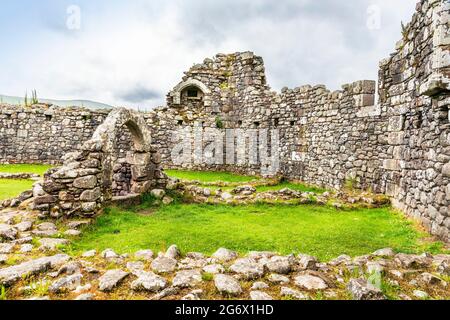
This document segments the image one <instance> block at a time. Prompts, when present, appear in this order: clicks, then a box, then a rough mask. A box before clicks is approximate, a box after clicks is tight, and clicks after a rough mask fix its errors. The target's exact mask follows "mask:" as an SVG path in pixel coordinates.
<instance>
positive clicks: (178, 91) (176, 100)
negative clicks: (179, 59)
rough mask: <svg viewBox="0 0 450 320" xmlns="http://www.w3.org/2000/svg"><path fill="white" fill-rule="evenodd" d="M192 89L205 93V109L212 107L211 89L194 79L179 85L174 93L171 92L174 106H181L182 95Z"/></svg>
mask: <svg viewBox="0 0 450 320" xmlns="http://www.w3.org/2000/svg"><path fill="white" fill-rule="evenodd" d="M190 87H194V88H197V89H199V90H200V91H201V92H202V93H203V95H204V97H203V102H204V104H205V107H210V106H211V104H212V97H211V90H209V88H208V87H207V86H206V85H205V84H204V83H203V82H201V81H199V80H197V79H192V78H189V79H188V80H186V81H183V82H181V83H179V84H178V85H177V86H176V87H175V88H174V89H173V90H172V92H170V96H171V97H172V99H173V100H172V102H173V104H174V105H180V104H181V93H182V92H183V91H184V90H186V89H188V88H190Z"/></svg>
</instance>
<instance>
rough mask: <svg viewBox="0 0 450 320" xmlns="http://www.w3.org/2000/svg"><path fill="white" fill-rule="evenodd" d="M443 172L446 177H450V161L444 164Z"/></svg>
mask: <svg viewBox="0 0 450 320" xmlns="http://www.w3.org/2000/svg"><path fill="white" fill-rule="evenodd" d="M442 174H443V175H444V176H445V177H450V163H447V164H446V165H444V167H443V168H442Z"/></svg>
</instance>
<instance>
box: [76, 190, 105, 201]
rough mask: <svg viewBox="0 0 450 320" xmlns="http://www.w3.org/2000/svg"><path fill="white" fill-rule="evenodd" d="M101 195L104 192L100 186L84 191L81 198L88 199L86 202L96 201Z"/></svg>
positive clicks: (82, 199)
mask: <svg viewBox="0 0 450 320" xmlns="http://www.w3.org/2000/svg"><path fill="white" fill-rule="evenodd" d="M101 196H102V192H101V190H100V188H95V189H93V190H86V191H84V192H83V193H82V194H81V196H80V200H81V201H86V202H95V201H97V200H98V199H99V198H100V197H101Z"/></svg>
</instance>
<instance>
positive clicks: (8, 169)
mask: <svg viewBox="0 0 450 320" xmlns="http://www.w3.org/2000/svg"><path fill="white" fill-rule="evenodd" d="M50 168H51V166H49V165H33V164H31V165H30V164H11V165H9V164H5V165H0V173H33V174H39V175H41V176H43V175H44V173H45V172H46V171H47V170H48V169H50ZM34 182H35V181H33V180H28V179H25V180H19V179H0V201H1V200H5V199H10V198H14V197H16V196H18V195H19V194H20V193H22V192H23V191H25V190H29V189H31V187H32V186H33V183H34Z"/></svg>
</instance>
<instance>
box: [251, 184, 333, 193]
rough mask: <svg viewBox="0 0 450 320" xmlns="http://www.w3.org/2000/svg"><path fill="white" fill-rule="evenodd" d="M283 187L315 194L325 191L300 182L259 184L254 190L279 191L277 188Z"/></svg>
mask: <svg viewBox="0 0 450 320" xmlns="http://www.w3.org/2000/svg"><path fill="white" fill-rule="evenodd" d="M285 188H289V189H292V190H296V191H301V192H314V193H317V194H322V193H324V192H325V191H326V190H325V189H321V188H317V187H311V186H307V185H304V184H300V183H291V182H282V183H280V184H277V185H276V186H259V187H256V190H257V191H258V192H265V191H279V190H282V189H285Z"/></svg>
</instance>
